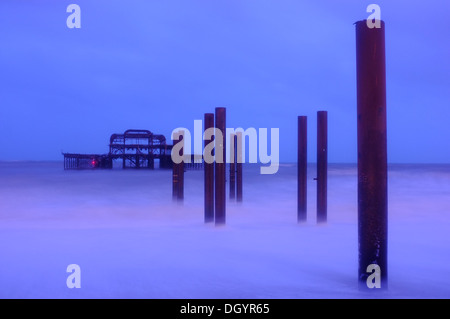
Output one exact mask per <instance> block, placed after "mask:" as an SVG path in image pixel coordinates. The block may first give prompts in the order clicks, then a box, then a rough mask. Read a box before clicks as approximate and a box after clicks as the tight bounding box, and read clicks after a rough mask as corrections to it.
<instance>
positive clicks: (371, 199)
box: [356, 20, 388, 290]
mask: <svg viewBox="0 0 450 319" xmlns="http://www.w3.org/2000/svg"><path fill="white" fill-rule="evenodd" d="M380 22H381V23H380V28H376V27H375V28H369V27H368V26H367V22H366V20H362V21H358V22H356V76H357V79H356V81H357V113H358V117H357V119H358V124H357V130H358V243H359V245H358V247H359V267H358V281H359V284H360V285H359V286H360V288H361V289H363V290H369V289H370V288H373V287H374V286H373V281H372V279H373V278H374V277H377V276H378V278H379V283H380V287H376V286H375V287H376V288H384V289H386V288H387V278H388V276H387V271H388V269H387V268H388V265H387V237H388V236H387V227H388V209H387V206H388V197H387V146H386V145H387V137H386V62H385V25H384V21H380ZM376 268H377V269H376ZM376 271H378V274H373V273H374V272H376ZM374 280H376V279H374ZM369 281H370V283H369ZM375 290H376V289H375Z"/></svg>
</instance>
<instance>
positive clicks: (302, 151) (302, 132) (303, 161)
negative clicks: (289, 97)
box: [297, 116, 308, 222]
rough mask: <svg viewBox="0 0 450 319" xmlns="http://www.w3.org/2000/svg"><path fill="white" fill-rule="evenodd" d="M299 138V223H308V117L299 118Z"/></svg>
mask: <svg viewBox="0 0 450 319" xmlns="http://www.w3.org/2000/svg"><path fill="white" fill-rule="evenodd" d="M297 121H298V132H297V134H298V136H297V143H298V146H297V221H298V222H305V221H306V172H307V163H308V161H307V156H306V154H307V142H306V141H307V139H306V123H307V121H306V116H299V117H298V119H297Z"/></svg>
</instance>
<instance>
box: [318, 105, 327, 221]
mask: <svg viewBox="0 0 450 319" xmlns="http://www.w3.org/2000/svg"><path fill="white" fill-rule="evenodd" d="M327 170H328V129H327V111H318V112H317V222H318V223H325V222H326V221H327Z"/></svg>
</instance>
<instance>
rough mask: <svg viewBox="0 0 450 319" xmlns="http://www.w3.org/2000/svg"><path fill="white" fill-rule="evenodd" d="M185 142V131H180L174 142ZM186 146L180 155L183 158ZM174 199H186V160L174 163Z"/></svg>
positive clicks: (179, 200)
mask: <svg viewBox="0 0 450 319" xmlns="http://www.w3.org/2000/svg"><path fill="white" fill-rule="evenodd" d="M178 143H184V135H183V131H178V141H177V142H176V143H174V144H178ZM183 153H184V147H183V148H182V149H181V152H180V156H181V157H182V158H183V155H184V154H183ZM172 199H173V200H174V201H178V202H181V201H183V199H184V161H181V163H175V162H174V163H173V167H172Z"/></svg>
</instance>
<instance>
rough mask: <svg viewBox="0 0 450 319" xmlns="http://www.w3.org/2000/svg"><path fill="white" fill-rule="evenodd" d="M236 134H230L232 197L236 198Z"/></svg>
mask: <svg viewBox="0 0 450 319" xmlns="http://www.w3.org/2000/svg"><path fill="white" fill-rule="evenodd" d="M235 137H236V134H231V135H230V199H235V198H236V146H237V145H236V138H235Z"/></svg>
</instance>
